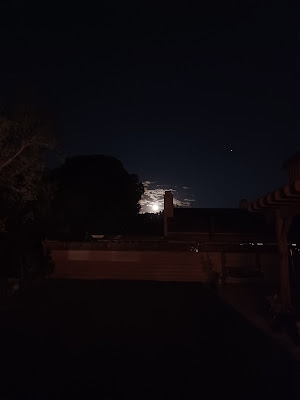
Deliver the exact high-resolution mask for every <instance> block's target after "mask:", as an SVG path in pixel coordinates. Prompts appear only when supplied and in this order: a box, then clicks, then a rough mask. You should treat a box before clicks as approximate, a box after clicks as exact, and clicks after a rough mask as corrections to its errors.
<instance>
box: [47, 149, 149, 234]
mask: <svg viewBox="0 0 300 400" xmlns="http://www.w3.org/2000/svg"><path fill="white" fill-rule="evenodd" d="M53 178H54V179H55V180H56V181H57V185H58V192H57V196H56V210H57V212H58V213H59V214H60V215H61V216H62V221H61V222H62V224H63V226H64V228H65V229H67V230H68V231H70V232H90V233H123V232H127V231H128V230H130V226H131V225H132V224H133V221H134V218H135V216H136V215H137V213H138V212H139V207H140V206H139V200H140V198H141V195H142V193H143V185H142V184H141V183H140V182H139V180H138V177H137V175H133V174H129V173H128V172H127V171H126V170H125V169H124V167H123V165H122V163H121V162H120V161H119V160H118V159H116V158H114V157H109V156H103V155H91V156H77V157H72V158H68V159H66V161H65V163H64V164H63V165H62V166H61V167H60V168H58V169H56V170H55V171H54V172H53Z"/></svg>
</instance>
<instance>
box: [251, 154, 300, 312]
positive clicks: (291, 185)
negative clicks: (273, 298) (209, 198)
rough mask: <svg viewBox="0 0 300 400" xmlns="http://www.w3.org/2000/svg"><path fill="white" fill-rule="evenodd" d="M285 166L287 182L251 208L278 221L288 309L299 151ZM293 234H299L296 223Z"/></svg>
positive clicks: (299, 209) (299, 204) (298, 204)
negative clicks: (290, 257) (292, 226)
mask: <svg viewBox="0 0 300 400" xmlns="http://www.w3.org/2000/svg"><path fill="white" fill-rule="evenodd" d="M283 168H285V169H286V170H287V178H288V179H287V180H288V184H287V185H285V186H284V187H281V188H278V189H276V190H274V191H273V192H271V193H267V194H266V195H265V196H263V197H261V198H259V199H257V200H256V201H254V202H253V203H251V204H250V205H249V211H251V212H260V213H268V214H271V215H272V216H273V218H274V220H275V227H276V235H277V244H278V250H279V255H280V272H281V274H280V275H281V301H282V303H283V306H284V307H285V308H286V309H288V308H289V307H290V304H291V290H290V276H289V248H288V234H289V231H290V228H291V225H292V222H293V219H294V217H295V216H297V215H299V214H300V153H299V152H298V153H296V154H295V155H294V156H292V157H291V158H289V159H288V160H287V161H286V162H285V163H284V164H283ZM293 233H294V234H295V233H298V232H297V229H296V230H295V226H294V232H293Z"/></svg>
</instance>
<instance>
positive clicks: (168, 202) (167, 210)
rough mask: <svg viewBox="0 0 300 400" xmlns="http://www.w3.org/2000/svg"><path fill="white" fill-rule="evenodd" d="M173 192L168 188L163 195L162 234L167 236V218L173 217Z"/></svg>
mask: <svg viewBox="0 0 300 400" xmlns="http://www.w3.org/2000/svg"><path fill="white" fill-rule="evenodd" d="M173 216H174V210H173V194H172V192H171V191H170V190H166V191H165V196H164V236H165V237H166V236H168V218H173Z"/></svg>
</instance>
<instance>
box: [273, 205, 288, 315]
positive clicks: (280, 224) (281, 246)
mask: <svg viewBox="0 0 300 400" xmlns="http://www.w3.org/2000/svg"><path fill="white" fill-rule="evenodd" d="M275 222H276V235H277V244H278V251H279V257H280V286H281V302H282V305H283V309H284V310H287V309H288V308H289V307H290V305H291V289H290V273H289V253H288V241H287V235H288V231H289V227H290V224H291V218H283V217H282V216H281V215H280V210H276V211H275Z"/></svg>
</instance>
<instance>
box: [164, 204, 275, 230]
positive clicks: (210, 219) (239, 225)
mask: <svg viewBox="0 0 300 400" xmlns="http://www.w3.org/2000/svg"><path fill="white" fill-rule="evenodd" d="M168 231H169V232H170V233H171V232H174V233H179V232H182V233H187V232H189V233H224V234H227V233H228V234H254V233H256V232H260V233H263V232H265V233H270V232H271V231H272V227H269V226H268V224H267V223H266V220H265V218H264V216H263V215H261V214H252V213H249V212H248V211H247V210H242V209H238V208H174V217H173V218H170V219H169V220H168Z"/></svg>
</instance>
